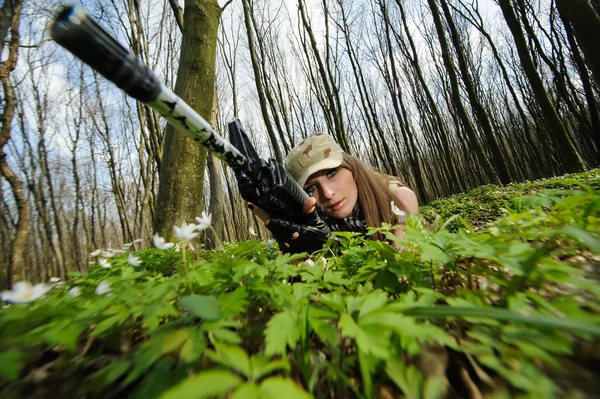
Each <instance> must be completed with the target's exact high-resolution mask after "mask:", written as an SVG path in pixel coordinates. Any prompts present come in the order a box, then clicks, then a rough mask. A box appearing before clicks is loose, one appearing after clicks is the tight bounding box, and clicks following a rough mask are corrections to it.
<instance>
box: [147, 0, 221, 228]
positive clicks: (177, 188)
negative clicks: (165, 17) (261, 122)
mask: <svg viewBox="0 0 600 399" xmlns="http://www.w3.org/2000/svg"><path fill="white" fill-rule="evenodd" d="M184 9H185V12H184V24H183V37H182V45H181V58H180V63H179V70H178V73H177V83H176V85H175V94H177V95H178V96H180V97H181V98H182V99H183V100H184V101H186V102H187V103H188V104H189V105H190V107H192V108H193V109H195V110H196V111H197V112H198V113H199V114H200V115H201V116H202V117H203V118H204V119H210V115H211V111H212V105H213V95H214V90H215V60H216V49H217V32H218V26H219V16H220V11H221V10H220V8H219V5H218V2H217V0H186V1H185V7H184ZM205 164H206V149H205V148H204V147H202V146H199V145H197V144H196V143H194V142H193V140H191V139H190V138H188V137H187V136H186V135H185V134H183V133H182V132H177V131H176V129H175V128H173V127H172V126H170V125H169V126H168V127H167V130H166V133H165V143H164V150H163V159H162V165H161V169H160V183H159V188H158V200H157V206H156V218H155V221H154V231H155V232H157V233H159V234H160V235H161V236H163V237H165V238H166V239H168V240H171V239H172V238H173V226H174V225H179V224H181V223H182V222H188V223H189V222H192V221H193V220H194V217H196V216H198V215H199V214H200V213H201V211H202V202H203V191H204V169H205V168H204V165H205Z"/></svg>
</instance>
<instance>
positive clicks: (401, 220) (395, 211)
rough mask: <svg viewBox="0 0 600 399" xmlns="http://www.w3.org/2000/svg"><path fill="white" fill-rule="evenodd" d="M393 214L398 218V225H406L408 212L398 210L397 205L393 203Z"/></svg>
mask: <svg viewBox="0 0 600 399" xmlns="http://www.w3.org/2000/svg"><path fill="white" fill-rule="evenodd" d="M391 205H392V213H393V214H395V215H396V216H398V223H406V212H404V211H403V210H401V209H400V208H398V206H397V205H396V203H395V202H394V201H392V203H391Z"/></svg>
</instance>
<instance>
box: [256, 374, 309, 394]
mask: <svg viewBox="0 0 600 399" xmlns="http://www.w3.org/2000/svg"><path fill="white" fill-rule="evenodd" d="M259 397H260V398H261V399H281V398H285V399H310V398H312V397H313V396H312V395H311V394H309V393H308V392H306V391H304V390H303V389H302V388H300V387H299V386H298V385H296V383H295V382H294V381H293V380H291V379H289V378H283V377H271V378H267V379H266V380H264V381H263V383H262V384H260V391H259Z"/></svg>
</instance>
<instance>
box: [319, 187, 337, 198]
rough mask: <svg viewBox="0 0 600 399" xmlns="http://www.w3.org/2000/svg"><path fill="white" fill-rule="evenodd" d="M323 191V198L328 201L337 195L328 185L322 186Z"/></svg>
mask: <svg viewBox="0 0 600 399" xmlns="http://www.w3.org/2000/svg"><path fill="white" fill-rule="evenodd" d="M321 190H322V191H323V198H325V199H326V200H330V199H332V198H333V196H334V195H335V191H334V190H333V188H332V187H330V186H329V185H328V184H323V185H321Z"/></svg>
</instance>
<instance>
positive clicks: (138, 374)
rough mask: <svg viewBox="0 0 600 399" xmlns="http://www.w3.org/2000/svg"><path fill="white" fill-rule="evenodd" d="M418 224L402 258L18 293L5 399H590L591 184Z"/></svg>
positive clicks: (597, 224)
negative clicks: (515, 398)
mask: <svg viewBox="0 0 600 399" xmlns="http://www.w3.org/2000/svg"><path fill="white" fill-rule="evenodd" d="M420 212H421V215H422V217H411V218H409V219H408V221H407V226H406V240H400V241H399V243H400V245H401V247H402V248H403V250H402V251H397V250H396V249H394V248H393V246H392V245H390V244H389V243H386V242H380V241H373V240H369V239H368V237H364V236H359V235H356V234H352V233H338V234H336V236H337V238H336V239H335V240H330V242H329V243H328V244H327V245H326V246H325V248H324V250H323V251H322V252H320V253H317V254H315V255H313V256H312V257H307V256H306V255H293V256H290V255H282V254H281V253H280V252H279V251H278V250H277V248H273V247H272V244H271V243H270V242H269V243H264V242H259V241H245V242H239V243H231V244H227V245H226V246H225V248H224V249H221V250H216V251H196V252H195V251H192V250H191V249H189V248H187V247H186V243H184V242H180V243H178V245H177V246H175V247H174V248H171V249H166V250H159V249H150V250H145V251H137V252H129V253H125V254H123V253H119V251H114V250H112V251H109V250H104V251H99V255H98V256H97V257H94V258H92V259H93V260H95V261H96V262H95V264H93V265H91V266H89V268H87V271H86V273H70V276H69V279H68V280H67V281H58V282H54V283H53V284H51V285H39V286H37V287H31V288H30V287H26V286H24V285H22V286H21V287H20V288H21V291H19V292H17V290H16V291H14V292H12V293H9V294H8V297H9V298H12V302H22V303H8V302H6V303H4V305H3V307H2V308H1V309H0V398H22V397H30V398H45V397H82V398H88V397H90V398H91V397H102V398H120V397H132V398H135V397H139V398H153V397H160V398H173V399H174V398H177V399H181V398H209V397H227V398H277V399H279V398H310V397H316V398H350V397H356V398H386V399H387V398H396V397H407V398H421V397H426V398H445V397H448V398H456V397H468V398H480V397H493V398H509V397H536V398H554V397H557V398H558V397H560V398H562V397H569V398H586V397H594V396H595V395H597V392H598V389H597V388H598V383H597V381H598V378H599V377H600V375H599V370H600V345H599V340H598V337H600V301H599V299H600V285H599V284H598V282H599V279H600V170H598V169H596V170H592V171H589V172H585V173H579V174H575V175H567V176H563V177H560V178H554V179H546V180H540V181H535V182H526V183H519V184H510V185H507V186H504V187H499V186H492V185H488V186H483V187H479V188H477V189H475V190H473V191H471V192H469V193H466V194H461V195H456V196H453V197H450V198H447V199H443V200H437V201H433V202H432V203H430V204H428V205H427V206H423V207H421V208H420ZM392 230H393V226H387V225H386V226H383V227H382V228H379V229H373V230H371V233H374V232H377V231H379V232H382V233H383V234H385V235H386V236H387V237H389V238H390V239H394V238H393V234H392V233H391V231H392ZM129 248H130V247H129V246H128V247H126V248H124V249H123V251H129ZM5 298H6V296H5Z"/></svg>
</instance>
